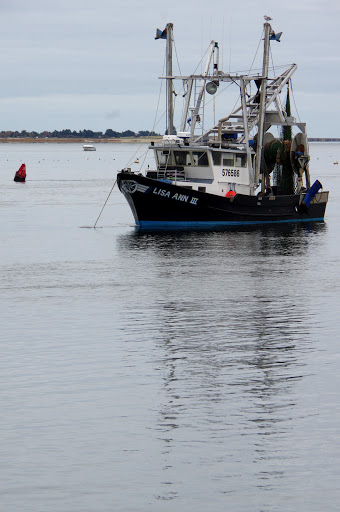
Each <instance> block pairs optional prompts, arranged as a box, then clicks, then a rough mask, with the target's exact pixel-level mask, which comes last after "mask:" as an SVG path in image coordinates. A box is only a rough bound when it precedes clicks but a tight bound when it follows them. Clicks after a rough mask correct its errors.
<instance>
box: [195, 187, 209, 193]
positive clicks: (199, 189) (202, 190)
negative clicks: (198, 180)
mask: <svg viewBox="0 0 340 512" xmlns="http://www.w3.org/2000/svg"><path fill="white" fill-rule="evenodd" d="M197 190H198V192H205V191H206V190H207V189H206V187H198V188H197Z"/></svg>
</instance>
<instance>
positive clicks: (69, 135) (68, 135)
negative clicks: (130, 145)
mask: <svg viewBox="0 0 340 512" xmlns="http://www.w3.org/2000/svg"><path fill="white" fill-rule="evenodd" d="M158 135H159V134H158V133H155V132H152V131H151V132H149V131H148V130H140V131H139V132H137V133H136V132H133V131H131V130H125V131H124V132H116V131H114V130H111V128H109V129H108V130H106V131H105V132H94V131H92V130H80V131H79V132H77V131H76V130H54V131H53V132H49V131H43V132H41V133H39V132H35V131H32V132H28V131H26V130H22V131H21V132H19V131H15V132H13V131H10V130H9V131H2V132H0V138H6V139H11V138H13V139H26V138H27V139H46V138H47V139H49V138H57V139H58V138H60V139H76V138H80V139H120V138H123V137H130V138H133V137H136V138H138V137H154V136H158Z"/></svg>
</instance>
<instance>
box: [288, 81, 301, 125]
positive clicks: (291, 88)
mask: <svg viewBox="0 0 340 512" xmlns="http://www.w3.org/2000/svg"><path fill="white" fill-rule="evenodd" d="M289 82H290V90H291V91H292V96H293V102H294V106H295V110H296V115H297V116H298V119H299V123H301V119H300V116H299V112H298V109H297V106H296V103H295V97H294V91H293V83H292V80H291V79H290V80H289Z"/></svg>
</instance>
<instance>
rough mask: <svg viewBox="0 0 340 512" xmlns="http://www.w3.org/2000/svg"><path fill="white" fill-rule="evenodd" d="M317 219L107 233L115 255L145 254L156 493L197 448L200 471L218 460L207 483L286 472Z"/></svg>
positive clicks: (305, 343)
mask: <svg viewBox="0 0 340 512" xmlns="http://www.w3.org/2000/svg"><path fill="white" fill-rule="evenodd" d="M326 229H327V228H326V226H325V225H324V224H318V225H317V224H315V225H311V226H301V225H296V226H283V227H280V228H279V229H277V227H276V226H275V228H273V227H265V228H261V229H244V230H242V231H237V232H236V231H235V232H226V231H224V232H209V233H207V232H204V233H203V232H200V233H198V232H195V233H193V232H190V233H183V232H180V233H164V232H163V233H140V232H135V233H133V234H129V235H124V236H123V237H121V239H120V240H119V246H118V247H119V251H121V253H122V254H124V258H134V259H135V257H136V255H137V254H138V258H139V259H140V264H141V265H143V262H144V259H143V255H144V254H147V256H148V258H147V260H148V262H151V263H150V267H149V268H144V271H145V272H146V273H147V274H148V275H149V280H150V288H151V289H152V300H151V301H150V303H149V304H148V307H149V308H151V310H152V311H155V312H156V315H155V317H154V319H153V321H154V324H155V325H156V326H157V331H158V334H157V335H154V336H155V342H156V346H155V351H154V354H153V357H154V367H155V370H156V371H157V372H158V374H159V375H160V376H161V378H162V383H163V389H162V393H163V400H162V402H161V403H160V404H159V407H158V409H159V411H158V423H157V425H155V427H154V428H155V431H156V433H157V437H158V439H159V441H160V451H161V455H162V457H163V465H162V469H163V473H164V481H163V483H162V484H161V486H160V487H161V491H160V492H159V494H158V497H159V499H174V498H175V497H176V496H178V495H179V494H180V489H181V483H179V480H178V471H180V468H181V467H183V465H184V467H186V466H187V467H188V468H189V467H191V470H195V471H197V465H199V464H202V460H204V464H205V467H206V470H207V471H210V472H213V473H214V471H216V467H218V468H219V469H218V475H217V474H216V475H215V478H216V479H217V481H218V482H219V492H229V491H230V492H232V491H233V485H234V483H233V482H234V480H235V479H237V478H238V483H239V479H240V478H246V476H247V475H248V477H249V478H251V477H252V478H253V479H254V478H255V480H256V482H257V483H256V485H257V486H258V487H263V486H265V487H266V488H267V486H268V488H271V486H273V485H274V486H275V485H277V484H276V483H275V482H277V480H279V479H281V478H283V477H285V476H286V474H285V471H284V469H283V468H282V467H281V461H282V460H284V459H285V457H291V458H292V457H294V455H292V454H291V453H290V454H289V455H288V454H287V453H286V452H285V443H284V440H285V438H286V437H287V435H289V433H290V431H291V423H292V421H291V420H292V418H294V417H295V415H296V414H297V412H296V410H295V409H296V399H295V386H296V383H297V382H299V381H300V380H301V379H303V377H304V371H305V370H304V366H305V364H304V354H305V353H306V351H308V352H309V353H310V352H311V351H312V350H313V344H312V341H311V337H310V335H309V330H310V328H311V327H310V325H312V322H311V318H310V314H309V305H310V300H312V299H311V298H310V296H309V295H308V293H306V283H308V279H309V274H308V268H309V260H310V257H312V256H313V250H311V249H313V247H314V242H315V241H316V240H315V238H316V239H318V240H317V241H318V245H320V243H321V242H322V241H321V240H320V237H321V238H322V237H323V236H324V235H325V231H326ZM321 245H322V243H321ZM245 447H246V448H245ZM244 453H246V460H244V459H243V458H242V457H244ZM241 454H242V455H241ZM250 462H251V463H252V464H253V467H252V466H251V465H249V464H250ZM235 467H237V468H239V470H240V471H241V474H242V475H243V476H242V477H240V475H238V476H236V475H235ZM264 480H265V481H266V482H265V483H264ZM164 482H166V483H164ZM235 485H236V484H235ZM169 486H171V492H170V491H169Z"/></svg>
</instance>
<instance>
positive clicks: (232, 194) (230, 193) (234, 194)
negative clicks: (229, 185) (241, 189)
mask: <svg viewBox="0 0 340 512" xmlns="http://www.w3.org/2000/svg"><path fill="white" fill-rule="evenodd" d="M225 196H226V197H235V196H236V192H234V190H229V192H227V193H226V195H225Z"/></svg>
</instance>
